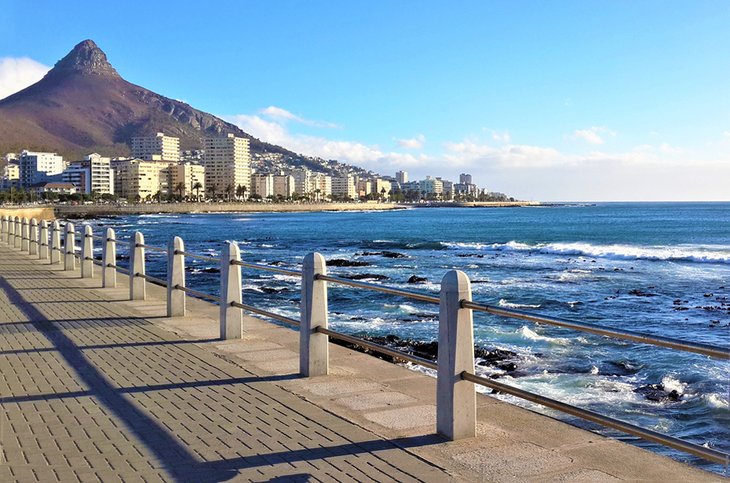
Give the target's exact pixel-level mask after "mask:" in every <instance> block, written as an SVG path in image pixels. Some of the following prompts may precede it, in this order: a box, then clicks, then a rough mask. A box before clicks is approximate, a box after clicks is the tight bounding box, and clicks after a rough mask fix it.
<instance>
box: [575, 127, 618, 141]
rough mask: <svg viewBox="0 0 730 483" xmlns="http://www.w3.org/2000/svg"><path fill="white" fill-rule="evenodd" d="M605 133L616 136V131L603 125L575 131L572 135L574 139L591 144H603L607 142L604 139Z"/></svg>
mask: <svg viewBox="0 0 730 483" xmlns="http://www.w3.org/2000/svg"><path fill="white" fill-rule="evenodd" d="M604 135H609V136H615V135H616V133H615V132H613V131H611V130H609V129H607V128H605V127H603V126H593V127H589V128H588V129H578V130H576V131H574V132H573V136H572V137H573V139H580V140H582V141H585V142H587V143H589V144H603V143H604V142H605V140H604V139H603V136H604Z"/></svg>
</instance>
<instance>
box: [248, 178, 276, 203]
mask: <svg viewBox="0 0 730 483" xmlns="http://www.w3.org/2000/svg"><path fill="white" fill-rule="evenodd" d="M251 194H256V195H259V196H260V197H262V198H268V197H269V196H274V175H273V174H253V175H251Z"/></svg>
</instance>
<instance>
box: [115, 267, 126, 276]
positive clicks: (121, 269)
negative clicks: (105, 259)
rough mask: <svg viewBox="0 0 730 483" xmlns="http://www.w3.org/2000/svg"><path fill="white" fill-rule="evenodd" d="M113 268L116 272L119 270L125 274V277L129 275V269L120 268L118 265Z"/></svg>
mask: <svg viewBox="0 0 730 483" xmlns="http://www.w3.org/2000/svg"><path fill="white" fill-rule="evenodd" d="M114 268H116V269H117V270H119V271H120V272H122V273H126V274H127V275H129V269H128V268H124V267H120V266H118V265H115V266H114Z"/></svg>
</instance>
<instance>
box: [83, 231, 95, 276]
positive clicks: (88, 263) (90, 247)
mask: <svg viewBox="0 0 730 483" xmlns="http://www.w3.org/2000/svg"><path fill="white" fill-rule="evenodd" d="M81 236H82V237H83V238H82V239H81V278H94V231H93V230H92V228H91V225H84V233H83V234H82V235H81Z"/></svg>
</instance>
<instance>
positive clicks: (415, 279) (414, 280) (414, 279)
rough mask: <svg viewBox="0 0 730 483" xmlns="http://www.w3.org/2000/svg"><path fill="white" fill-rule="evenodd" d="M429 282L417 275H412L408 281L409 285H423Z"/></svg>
mask: <svg viewBox="0 0 730 483" xmlns="http://www.w3.org/2000/svg"><path fill="white" fill-rule="evenodd" d="M423 282H428V279H427V278H426V277H418V276H416V275H411V276H410V278H409V279H408V283H423Z"/></svg>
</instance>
